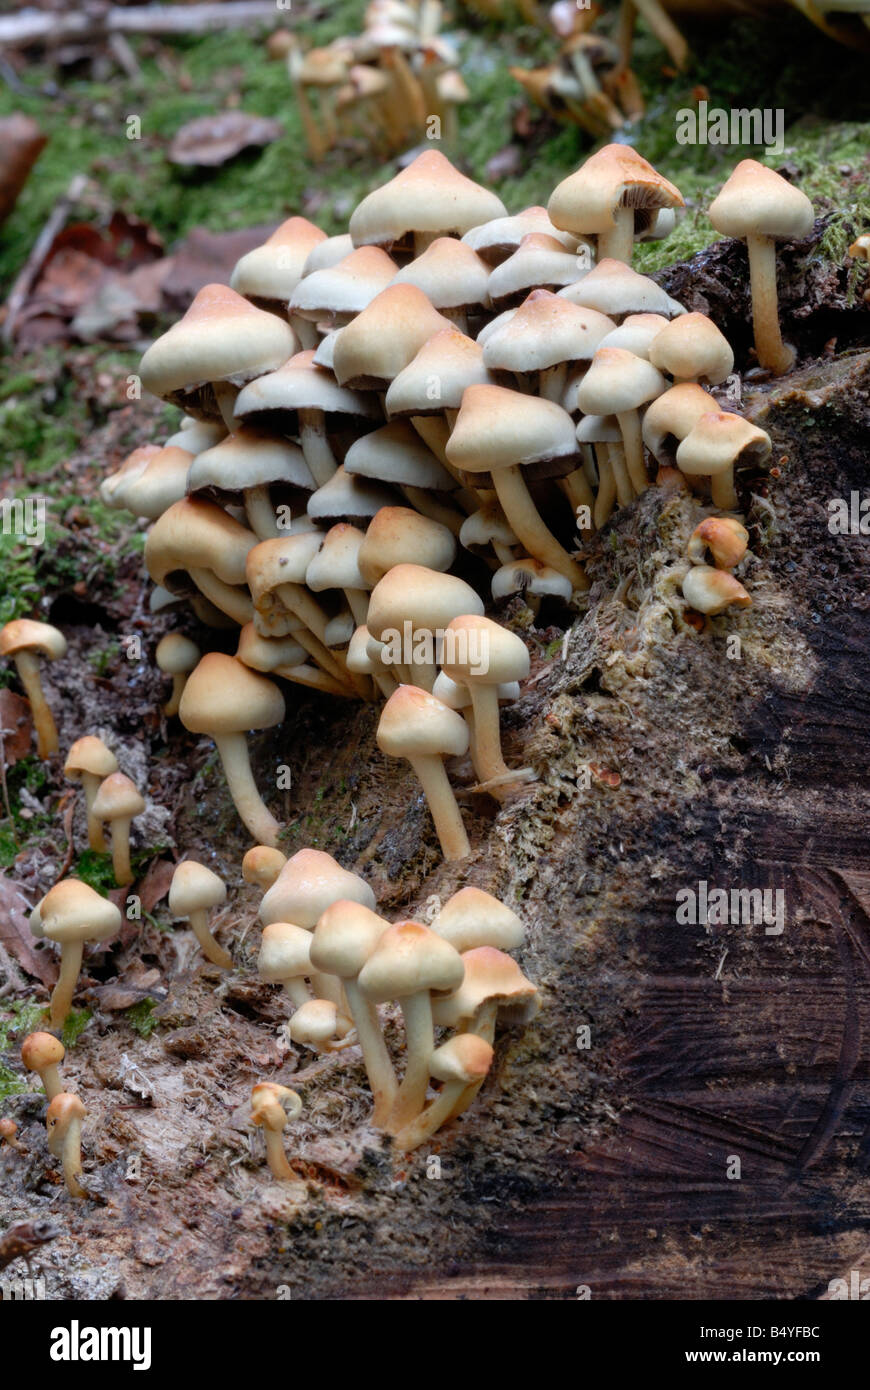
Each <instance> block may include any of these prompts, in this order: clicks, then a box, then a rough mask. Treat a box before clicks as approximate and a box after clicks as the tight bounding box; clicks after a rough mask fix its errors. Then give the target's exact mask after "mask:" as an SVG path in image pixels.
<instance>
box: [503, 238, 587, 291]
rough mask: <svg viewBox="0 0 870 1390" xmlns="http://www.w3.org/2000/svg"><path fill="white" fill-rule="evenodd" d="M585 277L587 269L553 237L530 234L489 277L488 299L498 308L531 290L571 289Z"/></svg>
mask: <svg viewBox="0 0 870 1390" xmlns="http://www.w3.org/2000/svg"><path fill="white" fill-rule="evenodd" d="M588 273H589V269H588V266H587V265H586V264H585V263H581V260H580V258H579V257H578V256H577V254H576V253H575V252H573V251H566V250H565V248H564V247H563V246H562V244H561V242H558V241H557V240H556V239H555V237H550V236H545V235H543V234H542V233H540V232H532V233H530V234H529V235H528V236H524V237H523V239H522V241H521V242H520V244H519V246H518V247H517V249H516V251H514V252H513V253H512V254H511V255H510V256H508V258H507V260H506V261H502V262H501V265H497V266H496V267H495V269H494V270H493V271H492V272H491V273H490V277H489V297H490V299H491V300H492V302H493V304H501V303H503V302H504V301H505V300H508V299H512V298H514V296H515V295H519V294H522V293H523V291H524V290H528V289H531V288H532V287H533V286H534V287H546V286H549V285H559V286H564V285H573V284H575V283H576V281H578V280H580V279H582V278H583V276H584V275H587V274H588Z"/></svg>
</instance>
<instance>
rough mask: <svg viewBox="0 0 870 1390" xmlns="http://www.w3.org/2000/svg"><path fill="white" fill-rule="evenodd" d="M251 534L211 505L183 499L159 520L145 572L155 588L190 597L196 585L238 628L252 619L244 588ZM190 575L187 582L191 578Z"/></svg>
mask: <svg viewBox="0 0 870 1390" xmlns="http://www.w3.org/2000/svg"><path fill="white" fill-rule="evenodd" d="M256 544H257V537H256V536H255V535H254V533H253V531H249V530H248V529H247V527H246V526H242V525H241V523H240V522H238V521H236V519H235V518H234V517H231V516H230V515H229V514H228V513H227V512H225V511H223V510H222V509H221V508H220V507H218V506H216V505H215V504H214V503H213V502H205V501H203V500H202V499H201V498H193V497H185V498H183V500H182V501H180V502H175V503H174V504H173V505H172V506H171V507H170V508H169V510H168V511H166V512H164V513H163V515H162V516H161V517H160V518H159V520H157V521H156V522H155V523H154V525H153V526H152V527H151V530H150V531H149V532H148V536H147V538H146V541H145V568H146V569H147V571H148V573H149V574H150V576H151V578H152V579H153V580H154V582H155V584H162V585H163V586H164V587H165V588H167V589H169V590H171V591H173V592H175V591H180V592H181V593H184V594H186V593H189V592H190V590H191V588H192V587H193V586H195V589H194V592H196V590H199V592H200V593H201V594H203V595H204V596H205V597H206V598H207V599H209V600H210V602H212V603H213V604H214V605H215V606H216V607H217V608H219V609H220V611H221V612H222V613H226V614H227V615H228V616H229V617H231V618H232V619H233V620H234V621H235V622H237V623H238V624H239V625H240V626H241V625H242V624H243V623H248V622H250V621H251V617H252V611H251V599H250V595H249V594H248V593H247V591H246V590H245V589H244V587H243V585H244V583H245V561H246V559H247V555H248V551H249V550H250V549H251V547H252V546H255V545H256ZM187 576H189V579H188V578H187Z"/></svg>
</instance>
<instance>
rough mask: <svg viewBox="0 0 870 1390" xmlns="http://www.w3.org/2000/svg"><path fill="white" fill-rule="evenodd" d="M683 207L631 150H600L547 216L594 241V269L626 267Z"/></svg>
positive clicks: (558, 192)
mask: <svg viewBox="0 0 870 1390" xmlns="http://www.w3.org/2000/svg"><path fill="white" fill-rule="evenodd" d="M648 7H649V6H648V4H647V0H644V8H645V9H646V8H648ZM656 8H657V9H658V6H656ZM682 207H685V203H684V201H683V197H682V194H681V193H680V190H679V189H678V188H676V187H675V186H674V184H672V183H669V182H668V180H667V179H666V178H664V177H663V176H662V175H661V174H659V173H658V172H657V171H656V170H655V169H654V168H653V167H652V165H651V164H649V163H648V162H647V160H645V159H644V158H643V156H642V155H640V154H638V153H637V151H636V150H633V149H632V148H631V146H630V145H605V146H604V147H603V148H602V149H600V150H596V152H595V154H593V155H590V157H589V158H588V159H587V160H585V162H584V163H583V164H581V166H580V168H579V169H577V170H576V171H575V172H574V173H573V174H570V175H569V176H568V177H567V178H565V179H563V180H562V182H561V183H560V184H558V185H557V187H556V189H555V190H554V192H553V194H552V195H551V197H550V201H549V203H548V204H547V212H548V213H549V216H550V218H551V220H552V221H553V223H554V224H555V225H556V226H557V227H560V228H561V229H562V230H563V231H567V232H573V234H574V235H575V236H595V237H597V238H598V260H599V263H600V262H601V261H602V260H605V259H614V260H620V261H624V262H625V264H626V265H631V253H632V250H633V247H634V239H635V236H636V235H638V234H639V233H642V232H643V231H644V230H645V229H646V228H647V227H648V226H649V225H650V223H651V222H652V221H654V220H655V218H656V217H657V215H658V213H659V211H660V210H661V209H662V208H682ZM605 312H607V311H606V310H605Z"/></svg>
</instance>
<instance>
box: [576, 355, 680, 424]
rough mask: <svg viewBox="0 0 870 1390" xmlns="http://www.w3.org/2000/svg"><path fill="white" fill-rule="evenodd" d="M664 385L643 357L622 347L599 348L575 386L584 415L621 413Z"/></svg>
mask: <svg viewBox="0 0 870 1390" xmlns="http://www.w3.org/2000/svg"><path fill="white" fill-rule="evenodd" d="M667 385H668V383H667V381H666V380H665V378H664V377H663V376H662V374H661V372H660V371H658V370H657V369H656V368H655V367H654V366H653V365H652V363H651V362H647V361H646V359H645V358H643V357H635V355H634V353H633V352H627V351H626V349H625V348H609V347H602V348H599V349H598V351H597V352H596V354H595V356H594V357H593V359H592V365H591V366H590V368H589V371H588V372H587V373H586V375H585V377H584V378H583V380H582V382H581V383H580V386H579V387H578V389H577V404H578V405H579V407H580V409H581V410H582V411H583V412H584V413H585V414H587V415H620V414H622V412H624V411H629V410H637V408H638V407H639V406H641V405H644V404H645V403H646V402H647V401H650V400H653V399H654V398H655V397H656V396H660V395H661V394H662V392H663V391H665V390H667Z"/></svg>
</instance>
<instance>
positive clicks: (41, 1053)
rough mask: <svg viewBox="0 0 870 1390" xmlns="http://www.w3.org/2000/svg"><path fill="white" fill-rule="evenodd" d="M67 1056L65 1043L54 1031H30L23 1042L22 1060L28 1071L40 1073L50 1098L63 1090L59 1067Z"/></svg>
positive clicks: (52, 1098)
mask: <svg viewBox="0 0 870 1390" xmlns="http://www.w3.org/2000/svg"><path fill="white" fill-rule="evenodd" d="M65 1056H66V1049H65V1048H64V1045H63V1043H62V1042H61V1040H60V1038H56V1037H55V1036H54V1034H53V1033H30V1034H29V1035H28V1036H27V1037H26V1038H25V1039H24V1042H23V1043H22V1044H21V1060H22V1062H23V1063H24V1065H25V1067H26V1068H27V1070H28V1071H35V1072H38V1073H39V1079H40V1081H41V1082H42V1084H43V1086H44V1087H45V1094H46V1095H47V1096H48V1099H49V1100H54V1098H55V1096H59V1095H60V1093H61V1091H62V1090H63V1082H62V1081H61V1078H60V1072H59V1071H58V1067H59V1065H60V1063H61V1062H62V1061H63V1059H64V1057H65Z"/></svg>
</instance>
